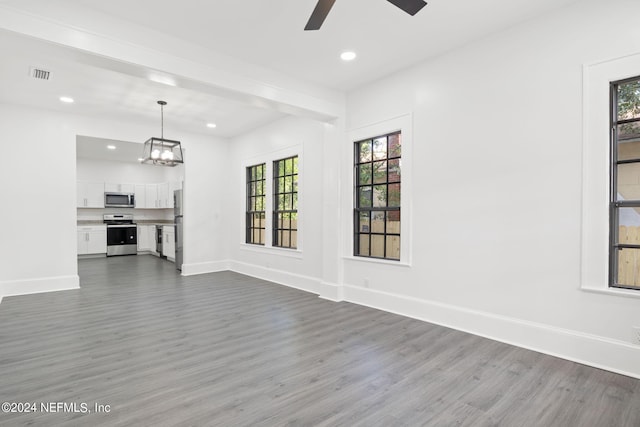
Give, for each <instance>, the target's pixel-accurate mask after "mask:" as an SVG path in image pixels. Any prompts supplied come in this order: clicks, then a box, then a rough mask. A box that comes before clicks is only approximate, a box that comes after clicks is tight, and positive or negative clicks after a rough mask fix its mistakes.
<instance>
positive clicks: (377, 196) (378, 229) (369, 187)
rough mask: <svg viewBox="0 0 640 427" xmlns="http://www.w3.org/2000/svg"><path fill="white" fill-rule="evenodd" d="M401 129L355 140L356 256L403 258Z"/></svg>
mask: <svg viewBox="0 0 640 427" xmlns="http://www.w3.org/2000/svg"><path fill="white" fill-rule="evenodd" d="M401 140H402V138H401V133H400V132H394V133H390V134H387V135H382V136H378V137H375V138H371V139H366V140H363V141H358V142H356V143H355V153H354V158H355V162H354V163H355V164H354V184H355V185H354V186H355V202H354V206H355V209H354V255H355V256H361V257H370V258H382V259H389V260H398V261H399V260H400V168H401V145H402V141H401Z"/></svg>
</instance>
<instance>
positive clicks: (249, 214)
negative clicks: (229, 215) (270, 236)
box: [244, 162, 267, 246]
mask: <svg viewBox="0 0 640 427" xmlns="http://www.w3.org/2000/svg"><path fill="white" fill-rule="evenodd" d="M256 168H261V169H262V178H260V179H258V178H257V175H258V174H257V169H256ZM254 169H255V170H256V174H255V176H256V179H253V177H252V170H254ZM245 171H246V172H245V182H246V187H245V188H246V189H245V202H246V205H245V241H244V242H245V243H246V244H248V245H258V246H265V245H266V235H267V223H266V221H267V211H266V208H267V204H266V203H267V177H266V173H267V165H266V163H265V162H262V163H258V164H255V165H251V166H246V167H245ZM259 182H261V183H262V192H261V193H260V194H258V192H257V191H256V192H255V194H254V193H253V192H252V191H251V187H252V184H257V183H259ZM259 197H262V208H263V209H262V210H257V209H252V207H256V206H257V199H258V198H259ZM252 199H254V200H253V201H252ZM254 201H255V203H253V202H254ZM255 214H262V222H261V224H262V225H263V226H262V227H254V226H253V225H254V223H253V222H252V219H253V217H254V215H255ZM255 230H263V232H262V233H259V235H260V236H262V237H263V241H262V242H260V241H258V242H255V241H253V237H254V236H255Z"/></svg>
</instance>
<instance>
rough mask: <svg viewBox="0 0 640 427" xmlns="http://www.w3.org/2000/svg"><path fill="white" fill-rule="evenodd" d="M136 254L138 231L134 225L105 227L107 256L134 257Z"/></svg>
mask: <svg viewBox="0 0 640 427" xmlns="http://www.w3.org/2000/svg"><path fill="white" fill-rule="evenodd" d="M137 252H138V230H137V227H136V226H135V225H130V224H127V225H124V224H123V225H107V256H112V255H134V254H136V253H137Z"/></svg>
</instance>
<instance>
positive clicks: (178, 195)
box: [173, 190, 184, 271]
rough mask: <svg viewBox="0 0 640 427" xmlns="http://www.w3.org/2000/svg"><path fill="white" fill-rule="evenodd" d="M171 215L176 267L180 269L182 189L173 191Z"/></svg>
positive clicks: (181, 255)
mask: <svg viewBox="0 0 640 427" xmlns="http://www.w3.org/2000/svg"><path fill="white" fill-rule="evenodd" d="M173 206H174V208H173V215H174V222H175V224H176V268H177V269H178V270H180V271H182V258H183V255H184V252H183V248H182V232H183V223H182V221H183V211H182V190H175V191H174V192H173Z"/></svg>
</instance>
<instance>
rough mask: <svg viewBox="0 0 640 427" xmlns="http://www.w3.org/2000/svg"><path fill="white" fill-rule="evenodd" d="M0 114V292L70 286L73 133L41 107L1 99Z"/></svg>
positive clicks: (73, 271)
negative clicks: (1, 158) (0, 158)
mask: <svg viewBox="0 0 640 427" xmlns="http://www.w3.org/2000/svg"><path fill="white" fill-rule="evenodd" d="M0 117H2V120H0V131H1V133H2V135H4V138H3V142H2V148H1V149H2V152H3V153H4V154H5V155H6V156H7V161H6V162H4V164H3V165H2V167H0V182H2V195H1V197H0V200H1V202H0V223H2V224H4V227H3V231H2V236H1V237H0V265H1V267H0V295H12V294H19V293H22V289H29V291H39V290H51V289H69V288H75V287H77V286H78V278H77V265H76V255H75V254H76V220H75V216H76V207H75V204H76V200H75V199H76V188H75V180H76V179H75V177H76V159H75V147H76V145H75V133H74V132H73V129H72V128H71V127H70V126H69V123H68V121H66V120H60V118H59V117H58V116H56V115H53V114H47V113H46V112H43V111H31V110H26V109H23V108H19V107H14V106H7V105H1V104H0Z"/></svg>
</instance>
